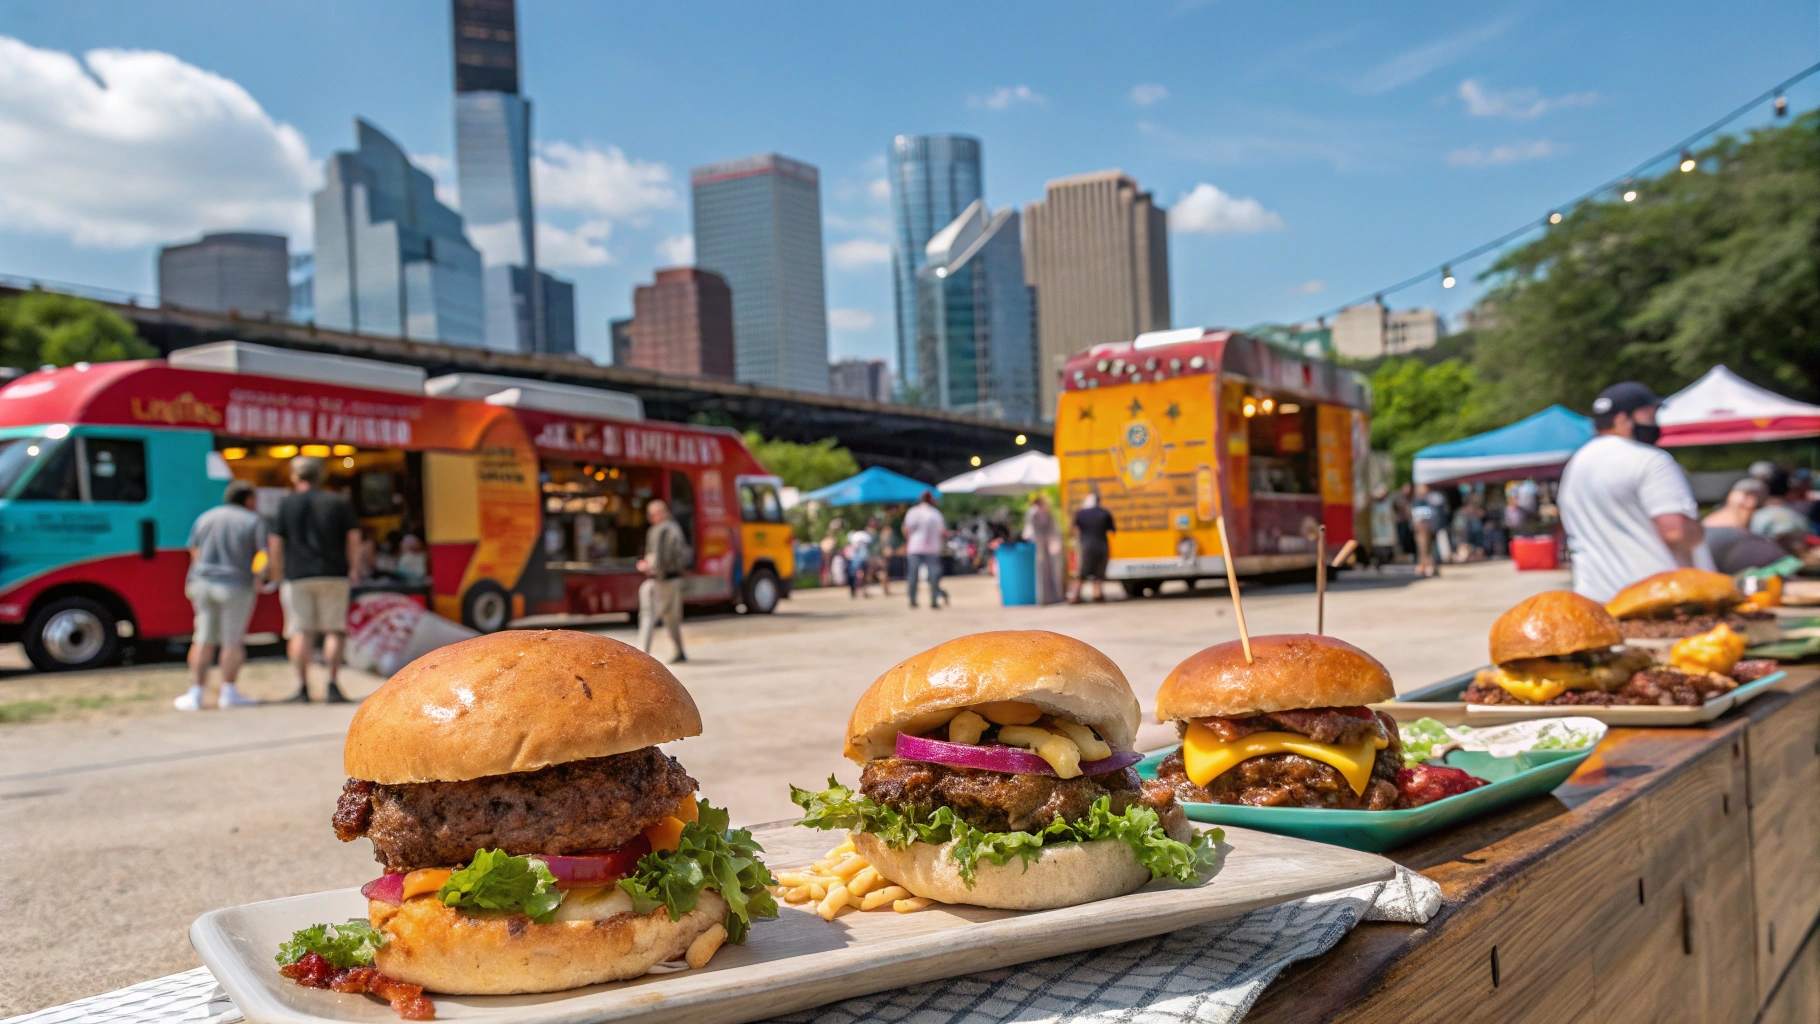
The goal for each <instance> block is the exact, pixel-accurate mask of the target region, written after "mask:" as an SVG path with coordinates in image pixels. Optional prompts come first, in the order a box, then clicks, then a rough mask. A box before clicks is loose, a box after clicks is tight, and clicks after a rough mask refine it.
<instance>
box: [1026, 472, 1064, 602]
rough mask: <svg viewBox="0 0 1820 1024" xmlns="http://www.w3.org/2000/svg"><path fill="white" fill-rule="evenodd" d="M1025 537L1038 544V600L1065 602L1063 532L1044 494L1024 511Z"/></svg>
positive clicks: (1035, 498)
mask: <svg viewBox="0 0 1820 1024" xmlns="http://www.w3.org/2000/svg"><path fill="white" fill-rule="evenodd" d="M1024 539H1025V540H1027V541H1030V542H1031V543H1032V544H1035V545H1036V603H1037V604H1060V603H1061V601H1062V532H1061V531H1060V530H1058V529H1056V526H1055V515H1054V514H1053V513H1052V512H1050V511H1049V502H1048V501H1047V500H1045V499H1044V498H1043V496H1042V495H1041V494H1038V495H1035V496H1033V497H1032V498H1031V499H1030V507H1029V509H1027V510H1026V511H1025V512H1024Z"/></svg>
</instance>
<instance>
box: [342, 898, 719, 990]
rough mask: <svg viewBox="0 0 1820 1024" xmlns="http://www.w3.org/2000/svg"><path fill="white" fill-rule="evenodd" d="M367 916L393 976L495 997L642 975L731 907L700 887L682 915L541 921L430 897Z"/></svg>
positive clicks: (660, 912) (378, 962)
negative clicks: (475, 909)
mask: <svg viewBox="0 0 1820 1024" xmlns="http://www.w3.org/2000/svg"><path fill="white" fill-rule="evenodd" d="M367 913H368V917H369V918H370V919H371V920H372V923H373V927H375V928H377V929H379V930H380V931H382V932H384V933H385V935H386V938H387V941H386V944H385V945H384V946H382V947H380V950H379V952H378V954H377V955H376V956H375V957H374V961H373V963H374V966H376V967H378V968H379V969H380V971H382V972H384V973H385V974H386V975H387V976H389V977H392V978H396V979H398V980H399V981H402V982H406V983H407V984H411V985H422V986H423V987H424V990H425V991H428V992H440V993H443V994H446V995H458V996H469V995H487V996H499V995H514V994H520V993H530V992H560V991H562V990H563V989H570V988H580V987H581V986H583V985H598V984H600V983H602V982H608V981H624V980H626V979H628V978H636V977H639V976H640V975H642V974H644V973H645V972H646V971H649V970H650V969H651V968H652V967H654V966H656V965H657V964H661V963H664V962H666V961H669V960H676V959H679V958H681V956H682V955H683V953H684V952H685V951H686V950H687V949H688V948H689V943H691V942H693V941H695V937H696V936H698V935H700V934H701V933H703V932H705V931H707V930H708V929H710V928H712V927H714V926H715V925H716V924H718V923H720V922H721V921H722V920H723V919H724V918H725V917H726V914H727V904H726V901H724V900H722V899H721V897H720V894H719V893H717V892H714V891H712V890H709V889H704V890H702V892H701V896H700V897H699V899H698V901H697V902H696V904H695V909H694V910H691V911H689V912H688V913H686V914H684V915H683V916H682V920H680V921H672V920H670V913H669V911H667V910H665V909H663V908H662V907H659V908H658V909H656V910H654V911H652V912H651V913H649V914H633V913H622V914H615V915H613V916H611V917H605V918H600V919H598V920H587V921H553V922H551V923H550V924H537V923H536V922H534V921H532V920H531V919H529V918H527V917H525V916H524V915H523V914H505V913H491V912H482V913H478V914H470V913H467V912H466V911H461V910H456V909H454V908H452V907H448V906H444V905H443V904H442V903H440V902H439V901H437V900H435V899H430V898H426V897H418V898H415V899H409V900H406V901H405V902H404V903H402V904H391V903H382V902H379V901H377V900H369V901H368V903H367Z"/></svg>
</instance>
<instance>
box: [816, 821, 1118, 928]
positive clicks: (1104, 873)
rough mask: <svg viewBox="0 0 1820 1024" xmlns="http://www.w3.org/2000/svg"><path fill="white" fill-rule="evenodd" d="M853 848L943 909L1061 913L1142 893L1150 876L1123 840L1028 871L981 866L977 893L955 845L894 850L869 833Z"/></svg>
mask: <svg viewBox="0 0 1820 1024" xmlns="http://www.w3.org/2000/svg"><path fill="white" fill-rule="evenodd" d="M849 834H850V835H851V836H852V837H853V848H854V849H855V850H857V851H858V852H859V855H860V856H861V857H864V858H866V862H867V863H868V864H871V865H872V866H873V867H874V868H876V869H877V870H878V873H879V874H881V875H884V876H885V877H886V878H888V879H890V880H891V881H893V882H895V883H897V884H898V885H901V886H903V887H904V888H906V889H908V890H910V891H911V892H913V893H915V894H916V895H918V896H927V897H929V898H930V899H933V900H939V901H941V902H943V903H967V904H971V905H973V906H976V907H993V908H996V909H998V910H1053V909H1055V908H1056V907H1072V906H1075V905H1077V904H1081V903H1092V902H1093V901H1095V900H1109V899H1112V898H1113V897H1114V896H1123V895H1125V894H1127V893H1133V892H1136V891H1138V890H1139V889H1142V888H1143V887H1144V886H1145V885H1146V884H1147V883H1148V882H1149V881H1150V869H1149V868H1146V867H1144V865H1142V864H1139V863H1138V859H1137V856H1136V855H1135V854H1133V853H1132V852H1131V847H1129V846H1126V845H1125V844H1124V843H1121V842H1119V841H1118V840H1116V839H1100V840H1096V841H1094V842H1091V843H1057V844H1055V845H1053V846H1045V847H1043V849H1042V852H1041V853H1040V854H1038V855H1037V857H1036V859H1035V860H1032V861H1030V862H1029V863H1028V865H1026V863H1025V861H1024V860H1023V858H1021V857H1013V858H1012V859H1010V860H1009V861H1006V862H1005V863H1004V864H993V863H990V862H988V861H983V860H982V861H980V862H979V863H978V864H977V865H976V866H975V867H974V872H973V885H972V886H968V885H967V883H966V882H964V881H962V880H961V866H960V864H958V863H956V861H955V860H954V858H953V857H950V856H949V855H948V851H949V849H950V848H951V847H952V846H953V845H954V844H953V843H943V844H941V845H940V846H936V845H934V844H931V843H911V844H910V845H909V846H906V847H903V848H902V849H895V850H894V849H892V848H891V847H889V846H887V845H885V841H884V840H882V839H880V838H878V837H877V836H875V835H872V834H871V833H869V832H853V833H849Z"/></svg>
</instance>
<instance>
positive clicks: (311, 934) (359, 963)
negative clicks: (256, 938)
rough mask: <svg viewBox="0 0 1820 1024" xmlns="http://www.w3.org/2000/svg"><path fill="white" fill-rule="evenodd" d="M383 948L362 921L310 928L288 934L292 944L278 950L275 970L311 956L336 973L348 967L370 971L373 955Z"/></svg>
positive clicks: (379, 937) (378, 936)
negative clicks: (321, 959)
mask: <svg viewBox="0 0 1820 1024" xmlns="http://www.w3.org/2000/svg"><path fill="white" fill-rule="evenodd" d="M383 945H385V936H384V935H382V934H380V933H379V932H378V931H377V930H375V929H374V928H373V926H372V925H371V924H368V923H367V922H366V920H365V919H364V918H358V917H356V918H350V919H349V920H348V922H347V923H346V924H335V925H330V924H313V925H310V926H309V927H308V928H301V929H298V930H297V931H295V932H293V933H291V941H289V942H286V943H285V944H283V945H281V946H279V947H278V956H277V957H276V958H275V959H277V961H278V966H280V967H289V966H291V965H292V964H294V963H296V962H297V961H299V960H302V959H303V958H304V957H306V956H308V955H309V954H311V953H315V954H317V955H318V956H320V957H322V958H323V959H324V960H327V961H328V962H329V966H330V967H333V968H335V969H336V970H338V971H345V970H347V969H348V968H350V967H371V966H372V965H373V954H374V953H376V952H378V950H379V947H380V946H383Z"/></svg>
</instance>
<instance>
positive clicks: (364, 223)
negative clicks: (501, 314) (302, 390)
mask: <svg viewBox="0 0 1820 1024" xmlns="http://www.w3.org/2000/svg"><path fill="white" fill-rule="evenodd" d="M354 131H355V135H356V136H357V137H358V141H359V147H358V148H357V149H356V150H355V151H354V152H351V153H346V152H343V153H336V154H335V155H334V156H332V157H330V158H329V161H328V168H327V175H326V177H327V179H328V181H327V183H326V184H325V185H324V186H323V188H322V191H320V192H317V193H316V195H315V200H314V205H315V215H316V253H315V257H316V258H315V268H316V277H315V284H314V298H315V303H316V314H315V315H316V322H317V323H318V324H321V325H322V326H324V327H328V328H331V329H333V330H340V331H356V332H359V333H363V334H386V335H396V336H399V337H405V338H411V339H413V340H418V341H443V342H448V343H449V344H452V345H475V346H479V345H481V344H483V343H484V339H485V327H484V324H483V317H482V313H481V299H480V280H481V275H480V253H479V252H478V251H476V250H475V248H474V247H473V246H472V245H470V244H468V240H467V237H466V236H465V235H464V234H463V232H462V223H461V214H459V213H456V212H455V211H454V210H451V209H449V208H448V207H447V206H444V205H443V204H442V203H440V202H438V201H437V200H436V183H435V182H434V181H433V180H431V178H430V176H429V175H428V174H425V173H424V172H423V171H421V170H419V169H417V168H416V167H415V166H413V165H412V164H411V161H410V160H409V159H408V158H407V157H406V156H405V152H404V150H403V149H401V148H400V147H399V145H398V144H397V143H396V142H393V141H392V140H391V139H389V138H387V137H386V135H385V133H384V132H381V131H380V130H379V129H378V128H375V127H373V126H372V125H371V124H368V123H367V122H365V121H362V120H358V119H356V120H355V122H354Z"/></svg>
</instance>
